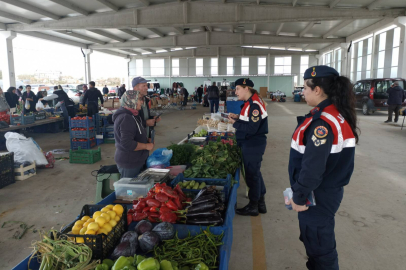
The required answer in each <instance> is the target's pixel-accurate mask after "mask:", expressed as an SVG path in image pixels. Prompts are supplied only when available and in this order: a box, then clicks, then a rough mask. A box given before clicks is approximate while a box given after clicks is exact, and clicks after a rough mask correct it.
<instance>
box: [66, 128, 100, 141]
mask: <svg viewBox="0 0 406 270" xmlns="http://www.w3.org/2000/svg"><path fill="white" fill-rule="evenodd" d="M70 137H71V138H84V139H90V138H94V137H96V131H95V130H94V129H90V130H89V129H87V130H70Z"/></svg>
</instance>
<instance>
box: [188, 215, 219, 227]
mask: <svg viewBox="0 0 406 270" xmlns="http://www.w3.org/2000/svg"><path fill="white" fill-rule="evenodd" d="M186 223H188V224H194V225H216V224H221V223H223V219H222V218H221V217H217V216H216V217H204V218H199V219H188V220H186Z"/></svg>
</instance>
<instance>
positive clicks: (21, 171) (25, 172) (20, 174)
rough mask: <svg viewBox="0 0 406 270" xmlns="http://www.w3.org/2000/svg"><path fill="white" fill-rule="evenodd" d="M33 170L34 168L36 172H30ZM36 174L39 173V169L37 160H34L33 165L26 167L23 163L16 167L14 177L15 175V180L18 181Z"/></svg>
mask: <svg viewBox="0 0 406 270" xmlns="http://www.w3.org/2000/svg"><path fill="white" fill-rule="evenodd" d="M31 170H34V172H30V171H31ZM36 174H37V169H36V166H35V162H33V163H32V164H31V165H28V166H26V167H24V165H23V164H21V165H20V167H18V168H14V177H15V180H17V181H23V180H26V179H28V178H30V177H32V176H34V175H36Z"/></svg>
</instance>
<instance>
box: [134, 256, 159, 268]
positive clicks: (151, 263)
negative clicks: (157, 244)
mask: <svg viewBox="0 0 406 270" xmlns="http://www.w3.org/2000/svg"><path fill="white" fill-rule="evenodd" d="M159 268H160V265H159V262H158V261H157V260H155V259H154V258H148V259H145V260H143V261H142V262H140V264H138V266H137V269H138V270H159Z"/></svg>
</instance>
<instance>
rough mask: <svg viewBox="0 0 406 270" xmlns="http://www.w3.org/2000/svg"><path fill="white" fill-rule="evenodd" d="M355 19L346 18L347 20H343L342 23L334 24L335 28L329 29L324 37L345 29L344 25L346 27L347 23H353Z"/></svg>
mask: <svg viewBox="0 0 406 270" xmlns="http://www.w3.org/2000/svg"><path fill="white" fill-rule="evenodd" d="M354 21H355V20H346V21H342V22H341V23H339V24H338V25H336V26H334V27H333V28H331V29H330V31H328V32H327V33H325V34H324V35H323V38H328V37H329V36H331V35H334V34H335V33H336V32H337V31H339V30H341V29H343V28H344V27H346V26H347V25H349V24H351V23H353V22H354Z"/></svg>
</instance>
